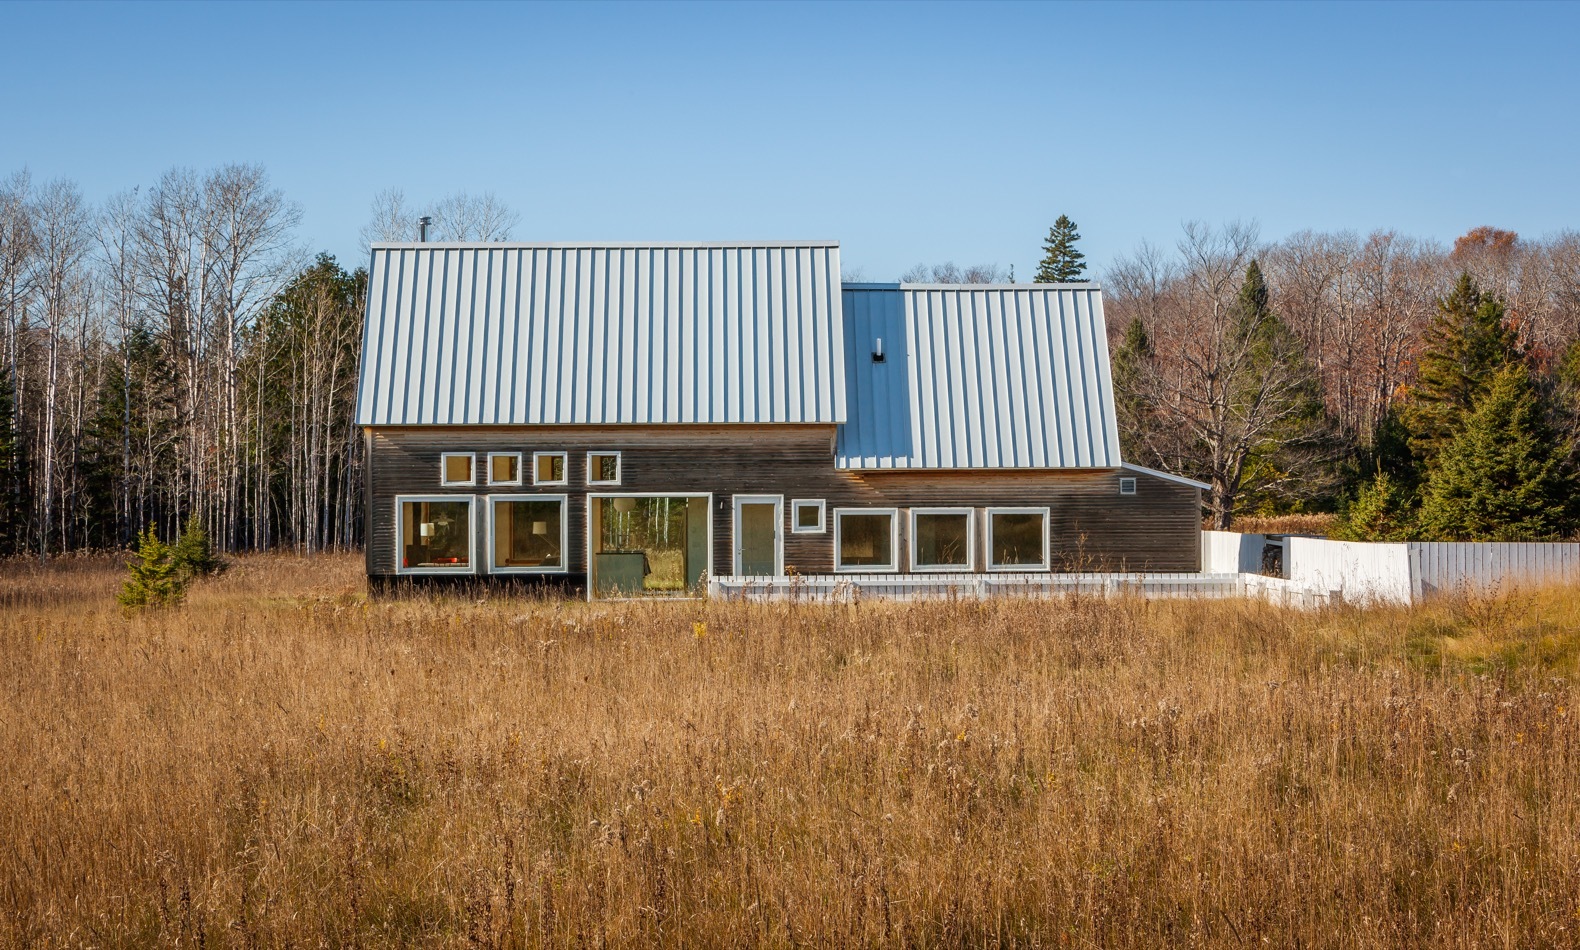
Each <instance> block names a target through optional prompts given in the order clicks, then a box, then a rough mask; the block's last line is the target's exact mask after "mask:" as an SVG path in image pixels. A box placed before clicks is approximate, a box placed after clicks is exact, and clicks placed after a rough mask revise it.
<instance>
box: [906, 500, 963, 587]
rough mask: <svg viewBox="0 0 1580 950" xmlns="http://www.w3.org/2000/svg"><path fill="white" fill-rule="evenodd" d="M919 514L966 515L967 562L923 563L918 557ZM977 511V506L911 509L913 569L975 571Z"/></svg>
mask: <svg viewBox="0 0 1580 950" xmlns="http://www.w3.org/2000/svg"><path fill="white" fill-rule="evenodd" d="M918 515H965V516H966V562H965V563H964V564H922V563H921V562H919V561H918V560H917V558H916V517H917V516H918ZM976 521H977V512H976V509H975V508H912V509H911V544H910V548H911V551H910V554H911V570H912V571H913V572H946V571H952V572H954V573H957V574H958V573H973V572H975V571H976V569H977V551H976V548H977V545H976V536H977V525H976Z"/></svg>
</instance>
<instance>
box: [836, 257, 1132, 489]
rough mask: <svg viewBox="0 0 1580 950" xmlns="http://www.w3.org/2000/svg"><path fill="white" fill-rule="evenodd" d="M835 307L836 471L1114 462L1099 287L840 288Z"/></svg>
mask: <svg viewBox="0 0 1580 950" xmlns="http://www.w3.org/2000/svg"><path fill="white" fill-rule="evenodd" d="M844 311H845V324H846V326H845V366H846V374H847V376H848V379H849V381H848V383H847V388H848V390H849V392H850V393H851V400H852V403H853V411H852V412H851V415H850V419H849V421H848V422H847V423H846V424H845V425H843V426H841V427H840V429H839V436H838V440H837V443H836V448H835V465H836V466H837V467H839V468H845V469H996V468H1115V467H1118V466H1119V465H1120V455H1119V434H1118V426H1117V422H1116V419H1115V415H1114V401H1113V383H1112V380H1111V378H1110V374H1109V363H1108V338H1107V333H1106V329H1105V325H1104V321H1103V303H1102V293H1101V291H1100V290H1099V289H1098V288H1097V287H1096V285H1092V284H1059V285H1038V284H1031V285H1027V284H1011V285H1002V286H986V285H953V284H941V285H929V284H887V285H872V284H866V285H863V284H850V285H846V286H845V289H844ZM878 338H882V340H883V348H884V351H885V357H886V358H885V361H884V362H881V363H879V362H875V361H874V360H873V357H872V354H873V349H874V346H875V341H876V340H877V339H878Z"/></svg>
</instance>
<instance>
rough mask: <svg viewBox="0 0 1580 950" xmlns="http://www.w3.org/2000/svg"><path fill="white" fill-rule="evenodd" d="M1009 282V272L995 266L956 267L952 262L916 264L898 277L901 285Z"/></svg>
mask: <svg viewBox="0 0 1580 950" xmlns="http://www.w3.org/2000/svg"><path fill="white" fill-rule="evenodd" d="M1008 281H1009V271H1007V270H1005V269H1003V268H1001V267H999V266H998V265H997V264H973V265H971V266H970V267H966V268H963V269H962V268H960V267H956V266H955V263H954V262H953V261H946V262H945V263H942V264H934V265H932V266H931V267H929V266H928V265H926V264H917V265H916V266H915V267H912V268H911V269H910V270H908V271H906V272H905V273H903V274H901V275H900V283H902V284H1002V283H1007V282H1008Z"/></svg>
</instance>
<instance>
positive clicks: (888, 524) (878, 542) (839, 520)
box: [834, 508, 900, 572]
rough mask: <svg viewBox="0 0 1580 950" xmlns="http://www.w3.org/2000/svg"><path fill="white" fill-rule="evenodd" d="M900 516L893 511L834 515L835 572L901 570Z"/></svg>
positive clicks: (866, 510) (850, 510) (848, 511)
mask: <svg viewBox="0 0 1580 950" xmlns="http://www.w3.org/2000/svg"><path fill="white" fill-rule="evenodd" d="M899 541H900V539H899V512H898V511H896V510H895V509H893V508H838V509H835V511H834V570H836V571H874V572H876V571H894V570H898V569H899V564H898V551H899V547H900V544H899Z"/></svg>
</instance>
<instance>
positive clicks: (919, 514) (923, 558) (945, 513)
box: [911, 508, 975, 571]
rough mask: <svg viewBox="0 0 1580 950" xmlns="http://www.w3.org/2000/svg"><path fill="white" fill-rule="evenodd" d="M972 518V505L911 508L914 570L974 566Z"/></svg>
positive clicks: (954, 569)
mask: <svg viewBox="0 0 1580 950" xmlns="http://www.w3.org/2000/svg"><path fill="white" fill-rule="evenodd" d="M972 520H973V516H972V511H971V509H970V508H913V509H911V570H913V571H969V570H971V569H972V568H973V567H974V566H975V558H973V557H972V545H971V522H972Z"/></svg>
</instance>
